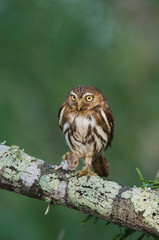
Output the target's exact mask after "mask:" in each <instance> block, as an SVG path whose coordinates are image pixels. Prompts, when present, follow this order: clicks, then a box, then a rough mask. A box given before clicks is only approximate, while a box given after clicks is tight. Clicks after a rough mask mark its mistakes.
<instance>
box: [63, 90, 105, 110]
mask: <svg viewBox="0 0 159 240" xmlns="http://www.w3.org/2000/svg"><path fill="white" fill-rule="evenodd" d="M65 101H66V103H67V104H68V105H69V106H70V107H71V109H72V110H76V111H82V112H84V111H87V110H90V109H91V108H94V107H96V106H98V105H100V106H102V104H105V102H106V100H105V97H104V96H103V94H102V92H101V91H100V90H99V89H97V88H95V87H92V86H88V85H80V86H78V87H75V88H74V89H72V90H71V91H70V92H69V93H68V96H67V98H66V100H65Z"/></svg>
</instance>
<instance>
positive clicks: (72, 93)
mask: <svg viewBox="0 0 159 240" xmlns="http://www.w3.org/2000/svg"><path fill="white" fill-rule="evenodd" d="M70 93H71V95H74V96H75V97H78V95H77V94H76V93H74V92H70Z"/></svg>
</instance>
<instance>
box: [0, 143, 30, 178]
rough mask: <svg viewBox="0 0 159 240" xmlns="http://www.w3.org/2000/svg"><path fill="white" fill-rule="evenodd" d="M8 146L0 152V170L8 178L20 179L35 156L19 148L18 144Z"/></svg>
mask: <svg viewBox="0 0 159 240" xmlns="http://www.w3.org/2000/svg"><path fill="white" fill-rule="evenodd" d="M4 147H6V151H4V150H5V149H2V151H1V152H0V156H1V157H0V170H2V171H3V176H4V177H5V178H7V179H10V180H13V181H18V180H19V178H20V175H21V173H22V172H23V171H24V169H25V168H27V167H28V166H29V165H30V164H31V162H32V161H35V158H33V157H30V156H28V155H27V154H25V153H23V151H21V150H20V149H19V147H18V146H15V145H12V146H11V147H7V146H4Z"/></svg>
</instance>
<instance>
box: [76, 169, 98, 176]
mask: <svg viewBox="0 0 159 240" xmlns="http://www.w3.org/2000/svg"><path fill="white" fill-rule="evenodd" d="M77 176H78V177H82V176H98V175H97V174H96V173H94V172H92V171H91V170H90V169H87V168H85V169H82V170H80V171H78V173H77Z"/></svg>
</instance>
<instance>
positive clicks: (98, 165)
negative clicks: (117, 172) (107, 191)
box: [92, 153, 109, 177]
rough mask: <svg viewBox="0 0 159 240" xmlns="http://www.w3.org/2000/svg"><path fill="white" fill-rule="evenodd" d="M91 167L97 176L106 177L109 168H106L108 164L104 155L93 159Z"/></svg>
mask: <svg viewBox="0 0 159 240" xmlns="http://www.w3.org/2000/svg"><path fill="white" fill-rule="evenodd" d="M92 165H93V169H94V171H95V173H97V174H98V175H99V176H101V177H107V176H108V174H109V167H108V162H107V159H106V157H105V155H104V153H102V154H101V155H99V156H98V157H97V158H95V159H93V162H92Z"/></svg>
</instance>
